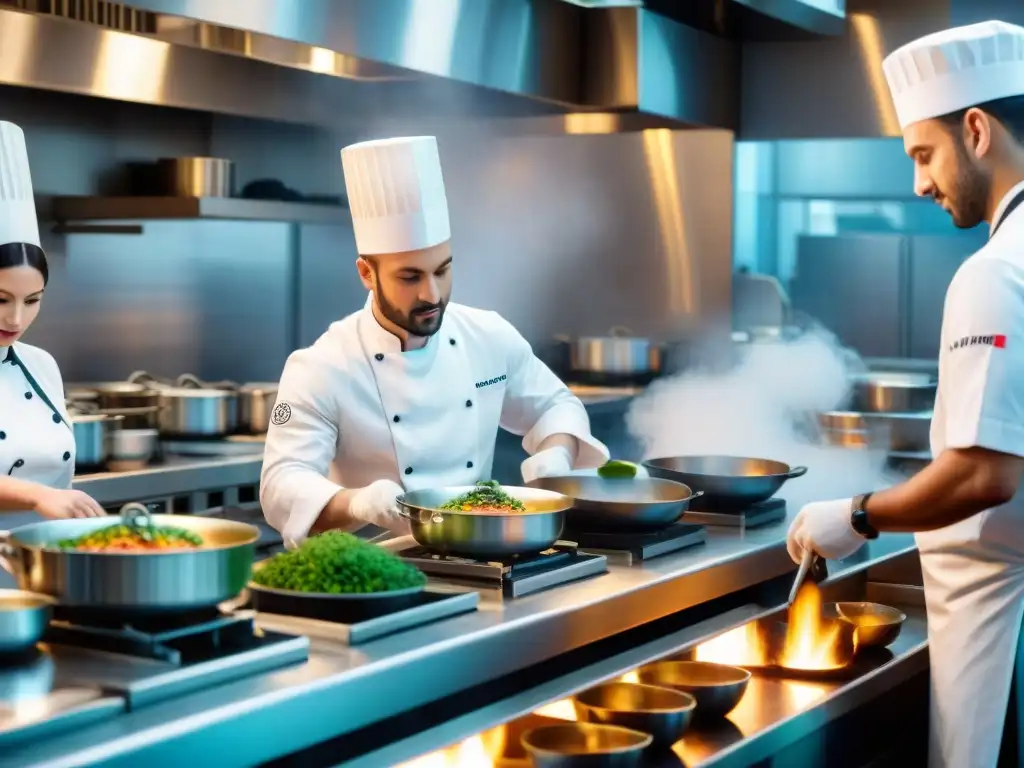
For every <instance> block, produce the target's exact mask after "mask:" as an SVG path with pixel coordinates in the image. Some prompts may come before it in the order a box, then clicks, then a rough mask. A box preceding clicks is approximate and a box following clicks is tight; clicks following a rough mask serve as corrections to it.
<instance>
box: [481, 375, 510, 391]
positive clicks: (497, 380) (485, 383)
mask: <svg viewBox="0 0 1024 768" xmlns="http://www.w3.org/2000/svg"><path fill="white" fill-rule="evenodd" d="M507 378H508V376H506V375H505V374H502V375H501V376H495V377H494V378H493V379H487V380H486V381H478V382H477V383H476V388H477V389H483V388H484V387H490V386H492V385H494V384H500V383H501V382H503V381H505V379H507Z"/></svg>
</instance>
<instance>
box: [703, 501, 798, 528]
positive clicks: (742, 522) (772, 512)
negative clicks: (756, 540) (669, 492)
mask: <svg viewBox="0 0 1024 768" xmlns="http://www.w3.org/2000/svg"><path fill="white" fill-rule="evenodd" d="M785 519H786V500H785V499H775V498H773V499H766V500H765V501H759V502H758V503H757V504H752V505H751V506H749V507H744V508H742V509H725V508H721V507H708V508H705V509H700V510H692V509H691V510H689V511H687V512H686V513H685V514H684V515H683V521H684V522H687V523H694V524H697V525H709V526H722V527H729V528H739V529H741V530H745V529H747V528H759V527H760V526H762V525H770V524H771V523H777V522H778V521H780V520H785Z"/></svg>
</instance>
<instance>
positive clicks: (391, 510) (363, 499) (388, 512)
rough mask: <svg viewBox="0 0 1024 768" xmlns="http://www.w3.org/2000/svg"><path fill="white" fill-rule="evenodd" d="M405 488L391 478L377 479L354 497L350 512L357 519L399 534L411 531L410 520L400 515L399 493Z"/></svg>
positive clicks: (350, 504) (349, 506)
mask: <svg viewBox="0 0 1024 768" xmlns="http://www.w3.org/2000/svg"><path fill="white" fill-rule="evenodd" d="M403 493H405V489H404V488H402V486H400V485H399V484H398V483H395V482H392V481H391V480H376V481H374V482H372V483H370V484H369V485H368V486H366V487H365V488H363V489H362V490H361V491H359V493H357V494H355V495H354V496H353V497H352V500H351V501H349V504H348V513H349V514H350V515H351V516H352V517H354V518H355V519H356V520H361V521H362V522H364V523H370V524H371V525H376V526H378V527H380V528H386V529H388V530H389V531H393V532H394V533H397V534H398V535H400V536H401V535H405V534H407V533H409V521H408V520H406V519H405V518H404V517H399V515H398V510H399V506H398V501H397V498H398V496H399V495H401V494H403Z"/></svg>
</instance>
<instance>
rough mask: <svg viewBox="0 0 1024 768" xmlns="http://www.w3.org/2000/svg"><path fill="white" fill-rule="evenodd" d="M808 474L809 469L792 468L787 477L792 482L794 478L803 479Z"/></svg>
mask: <svg viewBox="0 0 1024 768" xmlns="http://www.w3.org/2000/svg"><path fill="white" fill-rule="evenodd" d="M806 474H807V467H791V468H790V470H789V472H787V473H786V477H788V478H789V479H790V480H792V479H793V478H794V477H803V476H804V475H806Z"/></svg>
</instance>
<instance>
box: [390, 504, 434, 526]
mask: <svg viewBox="0 0 1024 768" xmlns="http://www.w3.org/2000/svg"><path fill="white" fill-rule="evenodd" d="M418 511H419V515H413V514H412V512H410V511H409V510H408V509H406V508H405V507H399V508H398V516H399V517H404V518H405V519H406V520H409V521H411V522H414V523H424V522H428V523H443V522H444V515H442V514H441V513H440V512H439V511H437V510H436V509H431V510H427V509H420V510H418ZM425 512H429V513H430V519H429V520H424V519H423V518H424V516H425V515H424V513H425Z"/></svg>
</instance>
